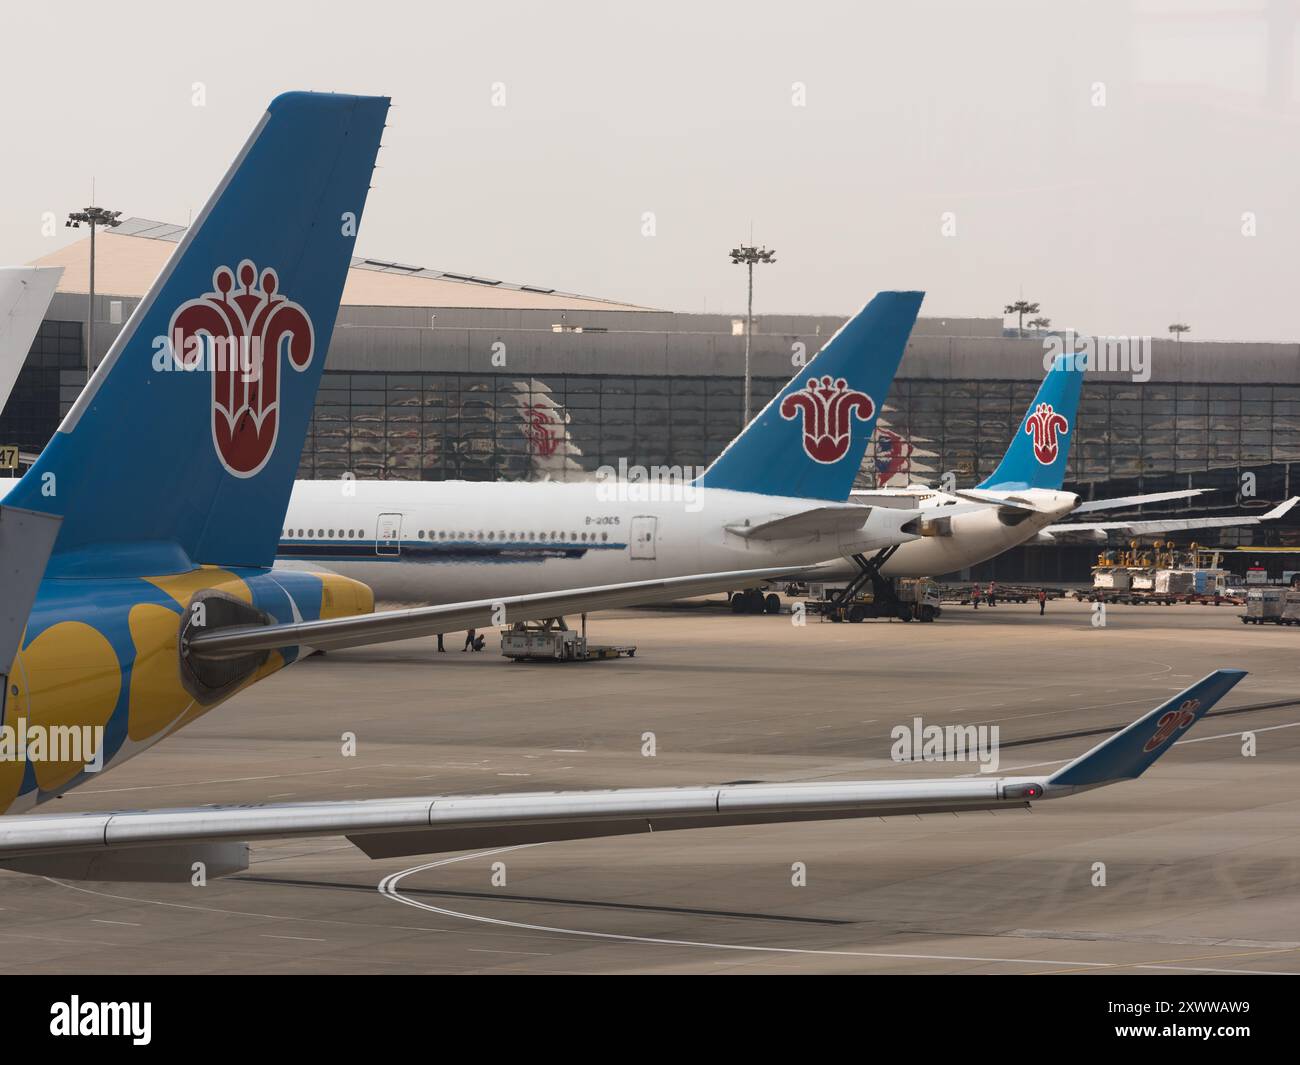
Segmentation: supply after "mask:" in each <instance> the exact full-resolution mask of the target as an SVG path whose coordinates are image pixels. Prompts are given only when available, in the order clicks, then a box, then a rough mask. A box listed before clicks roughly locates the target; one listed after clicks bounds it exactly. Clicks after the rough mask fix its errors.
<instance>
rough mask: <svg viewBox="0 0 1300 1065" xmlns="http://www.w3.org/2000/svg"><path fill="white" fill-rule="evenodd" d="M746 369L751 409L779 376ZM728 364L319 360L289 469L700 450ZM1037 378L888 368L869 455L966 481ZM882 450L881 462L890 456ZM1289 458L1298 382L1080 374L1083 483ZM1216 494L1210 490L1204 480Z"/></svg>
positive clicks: (722, 414)
mask: <svg viewBox="0 0 1300 1065" xmlns="http://www.w3.org/2000/svg"><path fill="white" fill-rule="evenodd" d="M783 384H784V382H783V381H780V380H777V379H775V378H756V379H755V380H754V384H753V392H754V396H753V405H754V409H755V410H757V409H760V408H761V407H762V405H763V404H765V403H766V402H767V401H768V400H769V399H770V398H771V397H772V396H773V395H774V394H775V393H776V391H777V390H778V389H779V388H780V387H782V385H783ZM741 388H742V383H741V381H740V379H739V378H734V377H688V378H666V377H651V376H645V377H638V376H631V375H618V376H614V375H610V376H596V377H587V376H581V377H579V376H569V375H548V376H542V377H538V378H515V377H511V376H509V375H505V374H501V375H468V374H384V373H334V372H327V373H326V374H325V376H324V380H323V382H322V385H321V390H320V393H319V396H318V398H317V403H316V409H315V414H314V417H313V419H312V425H311V430H310V432H309V434H308V438H307V443H306V446H305V448H304V451H303V457H302V465H301V467H300V476H303V477H319V478H326V477H335V476H339V475H341V474H343V473H345V472H348V471H351V472H352V473H354V474H355V475H356V476H358V477H393V478H404V479H421V478H423V479H426V480H444V479H464V480H498V479H506V480H519V479H526V478H530V477H538V476H551V477H556V478H564V477H566V476H574V475H581V474H582V473H584V472H586V473H589V472H591V471H594V470H595V469H597V468H598V467H600V466H605V465H608V466H615V467H617V465H618V463H619V462H620V460H622V461H625V462H627V463H628V464H639V465H643V466H650V465H665V466H674V465H705V464H707V463H708V462H710V461H712V460H713V459H714V458H715V457H716V456H717V455H718V453H719V452H720V451H721V450H722V449H723V448H724V447H725V446H726V445H727V443H728V442H729V441H730V440H731V439H732V438H733V437H734V436H735V435H736V434H737V433H738V432H739V430H740V423H741V410H742V396H741ZM1036 389H1037V385H1036V384H1035V383H1033V382H1021V381H1016V382H1011V381H987V382H978V383H976V382H964V381H930V380H905V379H900V380H898V381H895V382H894V386H893V388H892V390H891V392H890V395H889V398H888V400H887V402H886V406H885V411H884V415H883V417H882V420H881V424H882V427H883V428H884V429H885V430H886V431H887V432H889V433H891V434H895V435H896V438H897V439H896V441H895V442H894V443H893V444H892V446H890V447H887V448H884V449H881V453H880V454H879V455H878V456H876V458H877V461H876V462H875V463H873V466H872V467H869V468H868V471H867V473H866V474H865V475H864V482H871V481H872V479H873V472H874V470H875V469H879V470H881V471H886V472H887V471H889V470H890V469H891V465H892V468H893V470H894V472H895V475H896V476H899V477H906V476H907V475H909V474H910V475H911V476H912V477H914V478H915V479H918V480H926V481H932V482H933V481H935V480H937V479H938V478H939V477H940V476H942V474H943V473H944V472H946V471H952V472H953V473H955V474H956V477H957V483H958V484H960V485H969V484H974V483H976V482H977V481H978V480H980V479H981V478H982V477H983V476H985V475H987V474H988V473H989V472H991V471H992V469H993V468H994V467H995V466H996V465H997V462H998V460H999V459H1000V457H1001V455H1002V453H1003V451H1004V450H1005V449H1006V447H1007V444H1008V441H1009V440H1010V437H1011V434H1012V432H1013V431H1014V430H1015V428H1017V427H1018V426H1019V424H1020V419H1021V418H1022V417H1023V414H1024V411H1025V409H1026V407H1027V406H1028V404H1029V402H1030V400H1031V399H1032V398H1033V396H1034V393H1035V391H1036ZM891 459H892V463H891ZM1292 462H1300V388H1295V387H1283V386H1269V385H1188V384H1155V383H1151V382H1148V383H1145V384H1132V383H1089V384H1087V385H1086V386H1085V388H1084V394H1083V399H1082V403H1081V406H1080V410H1079V417H1078V419H1077V425H1076V427H1075V436H1074V439H1073V441H1072V446H1071V450H1070V459H1069V481H1070V485H1071V486H1073V487H1076V488H1078V489H1079V490H1080V491H1081V492H1083V493H1084V494H1093V495H1099V496H1100V495H1125V494H1131V493H1134V492H1137V491H1143V492H1159V491H1165V490H1169V489H1175V488H1184V487H1187V485H1188V479H1189V476H1190V477H1191V478H1192V480H1193V481H1194V483H1195V485H1196V486H1197V487H1215V488H1222V489H1228V491H1229V495H1230V498H1229V499H1227V500H1216V502H1219V503H1224V502H1233V501H1235V494H1236V488H1237V484H1238V479H1239V471H1240V470H1250V471H1252V472H1253V473H1254V474H1255V476H1256V485H1255V488H1256V494H1257V495H1258V496H1259V497H1260V498H1264V499H1270V498H1271V499H1279V498H1283V497H1284V496H1286V495H1288V494H1290V492H1291V491H1292V487H1291V485H1290V481H1289V464H1290V463H1292ZM1218 494H1219V495H1222V494H1223V493H1218Z"/></svg>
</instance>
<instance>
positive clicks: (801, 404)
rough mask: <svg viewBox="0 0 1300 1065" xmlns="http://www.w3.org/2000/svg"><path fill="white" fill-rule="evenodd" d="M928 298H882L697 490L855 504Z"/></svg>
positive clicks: (844, 330) (746, 432)
mask: <svg viewBox="0 0 1300 1065" xmlns="http://www.w3.org/2000/svg"><path fill="white" fill-rule="evenodd" d="M924 296H925V294H924V293H923V292H881V293H879V294H877V296H876V297H875V298H874V299H873V300H872V301H871V302H870V303H868V304H867V305H866V306H865V307H863V308H862V310H860V311H859V312H858V313H857V314H855V315H854V316H853V317H852V318H850V319H849V320H848V321H847V322H845V323H844V325H843V326H841V327H840V329H839V331H838V332H837V333H836V334H835V335H834V336H833V337H831V339H830V340H828V341H827V342H826V344H825V346H824V347H823V348H822V349H821V351H819V352H818V353H817V355H816V357H815V358H813V360H812V361H811V362H809V363H808V365H807V366H805V367H804V368H803V369H802V370H800V371H799V373H797V374H796V375H795V376H794V378H793V379H792V380H791V381H790V383H789V384H788V385H786V386H785V388H783V389H782V390H781V391H780V392H779V393H778V394H777V396H776V398H775V399H773V400H772V402H771V403H769V404H768V405H767V406H766V407H764V408H763V409H762V410H761V411H760V412H759V413H758V416H757V417H755V418H754V419H753V421H751V422H750V423H749V424H748V425H747V426H745V428H744V429H742V430H741V433H740V435H739V436H738V437H736V439H735V440H733V441H732V442H731V443H730V444H729V445H727V448H726V450H724V451H723V452H722V454H721V455H719V456H718V458H717V459H716V460H715V461H714V463H713V465H711V466H710V467H709V468H708V469H707V470H705V471H704V474H703V475H702V476H701V477H700V478H699V480H698V482H697V483H698V484H699V485H700V486H701V487H704V488H728V489H731V490H733V491H737V492H759V493H762V494H763V495H778V496H795V497H799V498H807V499H832V500H844V499H847V498H848V495H849V491H850V490H851V489H852V487H853V478H854V477H855V476H856V475H857V472H858V467H860V466H861V465H862V456H863V454H864V453H865V452H866V449H867V442H868V441H869V440H870V439H871V434H872V431H873V430H874V429H875V424H876V417H877V415H878V414H879V413H880V408H881V407H882V406H883V405H884V402H885V396H886V395H887V394H888V392H889V386H890V384H891V383H892V382H893V380H894V374H895V373H896V372H897V370H898V364H899V362H900V361H901V360H902V358H903V351H904V350H905V349H906V347H907V339H908V337H909V336H910V335H911V332H912V326H913V324H914V323H915V322H916V314H917V311H919V310H920V309H921V300H922V299H923V298H924Z"/></svg>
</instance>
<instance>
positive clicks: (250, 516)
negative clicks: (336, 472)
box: [6, 92, 388, 576]
mask: <svg viewBox="0 0 1300 1065" xmlns="http://www.w3.org/2000/svg"><path fill="white" fill-rule="evenodd" d="M387 113H388V100H387V98H384V97H365V96H341V95H334V94H327V93H299V92H295V93H285V94H284V95H281V96H278V97H276V98H275V100H273V101H272V102H271V104H270V107H269V108H268V109H267V112H266V114H265V115H263V116H262V119H261V121H260V122H259V123H258V125H257V128H256V129H255V130H254V131H253V134H252V136H251V137H249V139H248V141H247V142H246V143H245V145H244V147H243V149H242V151H241V152H240V154H239V156H238V157H237V158H236V160H235V162H234V164H233V165H232V166H231V168H230V170H229V171H228V172H227V174H226V176H225V178H224V179H223V180H222V182H221V183H220V184H219V185H218V186H217V189H216V191H215V192H214V193H213V194H212V196H211V198H210V199H209V200H208V203H207V205H206V206H205V207H204V209H203V211H202V212H201V213H200V215H199V217H198V218H197V219H196V220H195V222H194V224H193V225H192V226H191V227H190V229H189V231H188V232H187V233H186V234H185V237H184V239H182V241H181V242H180V244H179V246H178V247H177V248H176V251H175V252H174V253H173V254H172V257H171V259H170V260H169V261H168V263H167V265H166V266H165V267H164V268H163V271H162V273H161V274H160V275H159V276H158V278H157V280H155V281H154V283H153V286H152V287H151V288H150V290H149V292H148V294H147V295H146V296H145V298H144V300H143V301H142V302H141V303H140V305H139V306H138V307H137V308H136V310H135V313H134V314H132V316H131V319H130V321H128V322H127V324H126V326H125V328H124V329H123V330H122V332H121V334H120V335H119V336H118V338H117V340H116V342H115V343H114V344H113V346H112V348H111V349H110V350H109V352H108V354H107V355H106V356H105V358H104V361H103V363H101V364H100V366H99V368H98V369H97V370H96V371H95V374H94V376H93V377H92V378H91V380H90V382H89V384H88V385H87V386H86V389H85V391H84V392H83V393H82V395H81V397H80V398H79V399H78V400H77V402H76V404H75V405H74V406H73V408H72V409H71V410H70V411H69V413H68V415H67V417H66V418H65V419H64V421H63V424H62V425H60V426H59V430H58V432H57V433H56V434H55V436H54V439H53V440H51V441H50V443H49V445H48V446H47V447H46V449H45V451H44V452H43V453H42V454H41V456H40V458H39V460H38V461H37V462H36V464H35V465H34V466H33V467H32V468H31V469H30V470H29V471H28V472H27V474H26V476H24V477H23V479H22V480H21V481H20V482H19V483H18V484H17V485H16V486H15V487H14V489H13V491H12V492H11V493H10V495H9V497H8V498H7V500H6V504H7V505H10V506H15V507H27V508H30V509H32V510H39V511H45V512H48V513H55V514H58V515H60V516H61V517H62V518H63V523H62V529H61V531H60V534H59V538H58V542H57V544H56V545H55V549H54V551H55V553H54V556H53V557H52V558H51V561H50V566H49V569H48V572H49V573H50V575H52V576H53V575H60V574H61V575H67V576H73V575H77V574H88V575H89V574H101V573H103V574H106V575H118V574H120V575H127V574H128V573H130V572H137V573H140V572H144V573H147V572H151V571H152V572H156V573H157V572H169V571H174V570H176V569H178V568H179V569H184V568H189V567H190V566H192V565H193V564H195V563H213V564H219V565H227V566H231V565H245V566H265V565H269V564H270V563H271V562H272V560H273V558H274V554H275V545H276V542H277V541H278V539H279V534H280V526H281V523H282V522H283V519H284V512H285V508H286V507H287V505H288V500H289V493H290V490H291V489H292V486H293V478H294V475H295V473H296V472H297V469H298V462H299V455H300V453H301V451H302V444H303V440H304V438H305V436H306V431H307V424H308V420H309V419H310V417H311V411H312V406H313V404H314V400H315V395H316V386H317V384H318V383H319V381H320V375H321V370H322V368H323V366H324V363H325V353H326V349H327V348H328V346H329V342H330V335H331V333H332V332H333V329H334V319H335V316H336V315H337V313H338V305H339V299H340V297H341V295H342V291H343V282H344V279H345V278H346V276H347V270H348V266H349V264H350V262H351V257H352V250H353V244H354V242H355V240H356V233H357V227H358V226H359V224H360V221H361V214H362V210H363V208H364V207H365V202H366V194H367V192H368V190H369V187H370V178H371V174H372V171H373V168H374V163H375V155H376V153H377V152H378V150H379V141H380V137H381V135H382V133H383V128H384V121H385V118H386V116H387Z"/></svg>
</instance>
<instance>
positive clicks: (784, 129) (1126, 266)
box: [0, 0, 1300, 341]
mask: <svg viewBox="0 0 1300 1065" xmlns="http://www.w3.org/2000/svg"><path fill="white" fill-rule="evenodd" d="M1298 18H1300V12H1298V11H1297V3H1296V0H1274V2H1269V0H1254V2H1250V3H1247V2H1241V0H1200V2H1196V0H1163V2H1157V0H1143V2H1127V0H1111V2H1107V0H1089V2H1081V3H1045V2H1043V0H1038V2H1026V3H1022V4H1008V3H978V2H973V0H967V2H956V3H907V4H899V3H896V2H894V3H889V4H869V5H864V4H818V3H809V2H805V0H800V2H794V0H787V2H784V3H755V2H752V0H750V2H744V3H734V4H733V3H714V2H700V0H695V2H693V3H675V2H663V0H655V2H652V3H641V4H636V5H630V4H622V5H613V4H608V3H566V2H563V0H552V2H546V3H543V2H532V3H512V2H499V0H494V2H486V3H468V2H461V3H427V2H426V3H418V4H417V3H412V4H395V3H383V2H378V0H370V2H356V0H352V2H347V3H339V2H329V3H310V4H309V3H285V2H280V0H262V2H259V3H244V2H241V0H222V2H221V3H219V4H203V5H197V4H181V3H175V2H157V3H154V2H140V3H132V2H118V3H92V4H84V5H83V4H77V3H59V2H51V3H43V4H39V5H37V4H14V5H9V6H7V8H6V13H5V33H6V37H7V38H8V39H7V42H6V43H7V45H8V47H6V49H5V61H4V63H3V64H0V89H3V92H4V101H5V104H4V107H3V109H2V110H0V116H2V117H0V124H2V128H3V131H4V140H3V145H4V151H3V155H0V163H2V165H0V191H3V197H0V261H7V263H21V262H27V261H30V260H32V259H34V258H37V257H38V256H40V255H43V254H45V253H46V252H48V251H50V250H53V248H55V247H57V246H59V245H60V244H63V243H66V242H67V241H69V240H71V239H74V238H75V236H76V235H77V234H76V232H75V231H72V230H64V229H63V228H61V224H60V228H59V229H58V231H57V233H56V234H55V235H54V236H46V235H43V234H42V232H41V222H42V216H43V214H44V213H45V212H55V213H56V214H57V215H58V217H59V218H62V217H63V215H64V214H65V213H66V212H67V211H69V210H72V209H76V208H80V207H82V206H84V205H85V204H87V203H88V202H89V199H90V190H91V179H92V177H94V179H95V180H96V193H95V195H96V199H97V200H98V201H99V203H100V204H101V205H103V206H105V207H109V208H113V209H119V210H121V211H122V212H123V213H124V214H126V215H132V214H136V215H142V216H146V217H152V218H158V219H162V220H165V221H177V222H184V221H186V220H187V218H188V217H189V216H190V214H191V212H197V210H198V209H199V208H200V207H201V206H202V204H203V202H204V200H205V199H206V197H207V195H208V193H209V191H210V190H211V188H212V187H213V185H214V184H215V183H216V181H217V179H218V178H219V177H220V176H221V174H222V173H223V172H224V170H225V169H226V167H227V165H228V164H229V162H230V160H231V159H232V157H233V155H234V153H235V151H236V150H237V149H238V148H239V146H240V145H241V144H242V143H243V140H244V138H245V137H246V136H247V134H248V132H249V131H250V130H251V129H252V127H253V125H254V124H255V123H256V121H257V119H258V117H259V115H260V113H261V111H262V110H263V109H264V107H265V105H266V103H267V101H268V100H270V98H271V97H272V96H273V95H274V94H275V93H277V92H280V91H282V90H285V89H322V90H336V91H349V92H364V93H382V94H386V95H389V96H391V97H392V98H393V103H394V110H393V111H392V113H391V116H390V119H389V123H390V128H389V129H388V131H387V133H386V136H385V139H384V149H383V151H382V152H381V153H380V165H381V169H380V170H379V171H378V173H377V178H376V181H375V189H374V190H373V192H372V193H371V196H370V201H369V203H368V205H367V208H366V215H365V220H364V223H363V226H362V229H361V235H360V242H359V251H360V252H361V253H362V254H366V255H372V256H377V257H382V258H388V259H396V260H400V261H403V262H409V263H416V264H419V265H422V266H430V267H436V268H439V269H445V270H455V271H459V272H470V273H475V274H480V275H485V276H489V277H496V278H501V279H504V280H508V281H521V282H525V283H532V284H542V285H546V286H548V287H550V286H554V287H558V288H561V289H566V290H570V291H576V292H582V293H588V294H592V295H600V296H608V297H613V298H618V299H625V300H630V301H633V302H636V303H641V304H645V305H649V306H654V307H662V308H667V309H671V310H680V311H701V310H708V311H712V312H729V311H736V310H738V309H741V308H743V305H744V276H743V271H742V270H741V268H740V267H736V266H732V265H731V264H730V262H729V260H728V257H727V251H728V249H729V248H731V247H732V246H733V245H734V244H736V243H737V242H739V241H742V240H748V238H749V235H750V231H751V225H752V231H753V237H754V240H755V241H756V242H758V243H766V244H768V245H770V246H772V247H775V248H776V249H777V253H778V259H779V261H778V262H777V263H776V264H775V265H772V266H764V267H760V268H759V269H760V276H759V279H758V280H759V289H758V300H757V309H758V310H759V311H760V312H762V311H769V312H810V313H835V314H846V313H848V312H850V311H852V310H854V309H855V308H856V307H858V306H859V305H860V304H861V303H863V302H864V301H865V300H866V299H867V298H868V297H869V296H870V294H871V293H872V292H874V291H876V290H877V289H880V288H900V287H906V288H923V289H925V290H926V291H927V292H928V293H929V295H928V297H927V300H926V304H925V307H924V309H923V312H922V313H923V314H925V315H928V316H940V315H990V314H997V313H999V312H1000V311H1001V309H1002V305H1003V304H1005V303H1008V302H1012V301H1014V300H1015V299H1017V298H1019V297H1020V295H1021V294H1022V293H1023V295H1024V297H1025V298H1028V299H1031V300H1037V301H1038V302H1039V303H1040V304H1041V305H1042V313H1043V314H1044V315H1046V316H1048V317H1050V318H1051V320H1052V323H1053V326H1054V327H1066V326H1070V327H1074V328H1077V329H1080V330H1086V331H1092V332H1096V333H1113V334H1153V335H1157V336H1166V335H1167V332H1166V330H1167V327H1168V325H1169V324H1170V323H1171V322H1175V321H1185V322H1188V323H1190V324H1191V326H1192V333H1191V334H1190V336H1189V338H1188V339H1212V338H1213V339H1236V340H1285V341H1297V340H1300V323H1298V322H1297V307H1300V301H1298V300H1297V299H1296V295H1295V289H1296V283H1295V266H1294V262H1295V259H1296V255H1297V248H1300V207H1298V206H1297V203H1296V190H1297V184H1298V183H1300V166H1298V165H1297V164H1298V163H1300V122H1298V121H1297V119H1298V118H1300V106H1298V105H1297V86H1298V85H1300V78H1297V76H1296V75H1297V71H1296V67H1297V48H1296V42H1297V34H1298V33H1300V22H1298V21H1297V20H1298ZM91 24H94V25H97V26H99V27H101V30H100V34H99V36H100V38H101V41H100V42H96V43H92V42H91V34H90V33H89V32H87V26H89V25H91ZM195 83H201V85H202V89H201V90H200V91H201V92H202V94H204V96H205V99H204V101H203V103H202V106H195V103H194V100H195V95H196V90H195ZM800 86H802V89H801V88H800ZM502 87H504V101H505V106H494V98H493V97H494V92H496V93H497V96H498V100H499V97H500V92H501V89H502ZM646 212H653V216H654V229H655V233H654V235H653V236H645V235H643V228H644V222H643V218H644V216H645V214H646ZM1243 216H1247V217H1245V218H1243ZM945 220H947V228H949V229H952V228H953V227H955V233H954V234H953V235H945V234H944V228H945ZM1252 228H1253V232H1254V235H1253V236H1248V235H1244V233H1243V230H1247V231H1250V230H1252Z"/></svg>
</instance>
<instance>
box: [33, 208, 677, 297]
mask: <svg viewBox="0 0 1300 1065" xmlns="http://www.w3.org/2000/svg"><path fill="white" fill-rule="evenodd" d="M185 230H186V227H185V226H179V225H173V224H171V223H168V222H158V221H155V220H153V219H149V218H126V219H123V220H122V224H121V225H120V226H118V227H117V228H116V229H107V230H102V231H100V233H99V235H98V237H97V238H96V245H95V289H96V294H97V295H99V294H102V295H105V296H135V297H141V296H143V295H144V294H145V293H146V292H147V291H148V289H149V286H150V285H151V284H152V283H153V279H154V278H155V277H157V276H158V272H159V271H160V270H161V269H162V267H163V264H164V263H166V261H167V259H168V257H169V256H170V255H171V252H172V248H171V245H173V244H176V243H177V242H178V241H179V240H180V239H181V236H182V235H183V234H184V233H185ZM89 239H90V238H89V237H86V238H84V239H82V240H79V241H76V242H74V243H72V244H69V245H67V246H66V247H63V248H60V249H59V250H58V251H55V252H51V253H50V254H49V255H45V256H42V257H41V258H40V259H37V260H36V261H35V263H33V264H32V265H34V266H62V267H64V273H63V279H62V281H61V282H60V283H59V288H58V291H60V292H76V293H80V292H86V291H88V289H89V287H90V278H89V273H90V268H89V250H88V248H87V247H86V245H87V242H88V241H89ZM342 302H343V304H344V306H362V307H485V308H498V309H509V310H588V311H647V310H654V308H651V307H640V306H637V305H636V304H633V303H621V302H619V301H617V300H606V299H600V298H599V297H596V296H583V295H579V294H578V293H574V292H559V291H557V290H556V289H553V288H548V287H546V286H543V285H526V284H516V283H514V282H510V281H498V280H496V279H494V278H488V277H477V276H474V275H472V274H464V273H457V272H454V271H450V270H436V269H432V268H430V267H423V266H413V265H411V264H408V263H398V262H393V261H391V260H388V259H380V258H375V257H373V256H367V257H362V256H354V257H353V259H352V267H351V269H350V270H349V271H348V279H347V283H346V284H345V285H344V288H343V300H342Z"/></svg>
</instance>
